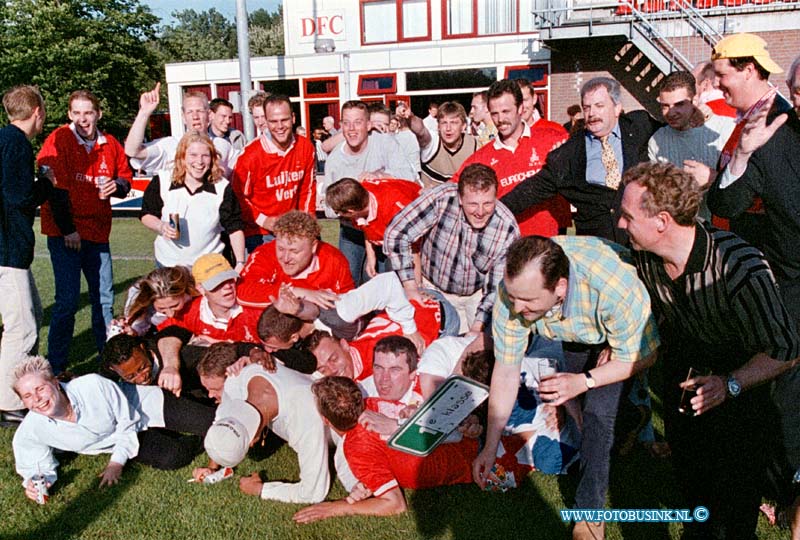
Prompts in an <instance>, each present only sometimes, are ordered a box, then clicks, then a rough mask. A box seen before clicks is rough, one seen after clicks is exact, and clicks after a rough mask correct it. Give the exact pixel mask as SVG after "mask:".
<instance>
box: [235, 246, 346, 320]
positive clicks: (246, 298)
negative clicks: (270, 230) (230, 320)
mask: <svg viewBox="0 0 800 540" xmlns="http://www.w3.org/2000/svg"><path fill="white" fill-rule="evenodd" d="M240 276H241V278H240V279H239V283H238V285H237V288H236V291H237V293H236V295H237V298H238V300H239V303H240V304H242V305H243V306H248V307H259V308H265V307H267V306H268V305H269V304H270V301H269V297H270V296H278V290H279V289H280V286H281V284H282V283H288V284H290V285H294V286H295V287H301V288H304V289H314V290H322V289H330V290H332V291H333V292H335V293H343V292H347V291H349V290H352V289H354V288H355V284H354V283H353V277H352V276H351V275H350V266H349V265H348V264H347V259H346V258H345V257H344V255H342V252H341V251H339V250H338V249H336V248H335V247H333V246H332V245H330V244H327V243H325V242H319V244H318V246H317V253H316V254H315V255H314V258H313V259H311V264H310V265H309V267H308V268H307V269H306V270H304V271H303V272H301V273H300V274H298V275H296V276H294V277H292V276H289V275H288V274H286V272H284V271H283V269H282V268H281V265H280V264H279V263H278V255H277V253H276V251H275V242H270V243H268V244H263V245H261V246H259V247H257V248H256V249H255V250H254V251H253V252H252V253H251V254H250V256H249V257H248V258H247V264H245V266H244V268H243V269H242V272H241V274H240Z"/></svg>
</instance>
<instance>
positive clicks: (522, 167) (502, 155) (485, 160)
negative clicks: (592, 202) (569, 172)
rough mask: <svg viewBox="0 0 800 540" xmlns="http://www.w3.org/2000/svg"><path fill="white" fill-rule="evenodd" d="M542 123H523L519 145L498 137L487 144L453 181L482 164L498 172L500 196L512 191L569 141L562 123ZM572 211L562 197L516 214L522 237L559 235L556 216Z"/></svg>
mask: <svg viewBox="0 0 800 540" xmlns="http://www.w3.org/2000/svg"><path fill="white" fill-rule="evenodd" d="M540 123H541V121H540V122H537V123H536V124H534V126H533V127H532V128H531V127H529V126H528V125H527V124H523V129H522V135H521V136H520V138H519V141H518V142H517V147H516V148H514V149H511V148H509V147H508V146H506V145H504V144H503V143H502V142H501V141H500V137H495V139H494V141H492V143H491V144H486V145H484V146H482V147H481V148H480V149H478V151H477V152H475V153H474V154H472V155H471V156H470V157H468V158H467V159H466V160H465V161H464V163H463V164H462V165H461V168H460V169H459V170H458V172H457V173H456V174H455V175H453V179H452V181H453V182H458V178H459V176H460V175H461V171H463V170H464V168H465V167H467V166H468V165H471V164H473V163H482V164H484V165H488V166H489V167H491V168H492V169H494V171H495V173H497V181H498V190H497V198H498V199H500V198H501V197H502V196H504V195H505V194H506V193H509V192H510V191H511V190H512V189H514V187H516V185H517V184H519V183H520V182H522V181H523V180H525V179H526V178H528V177H530V176H533V175H534V174H536V173H537V172H539V169H541V168H542V166H543V165H544V162H545V159H546V158H547V154H548V153H550V151H551V150H552V149H553V148H554V147H555V146H556V145H559V144H561V143H563V142H564V141H566V140H567V138H568V135H567V131H566V130H565V129H564V128H563V127H561V126H559V129H560V131H559V130H556V129H555V128H551V127H549V126H547V125H545V124H542V125H541V127H539V124H540ZM565 205H566V212H567V214H568V213H569V204H568V203H567V202H566V200H564V199H563V198H560V197H551V198H549V199H547V200H546V201H544V202H542V203H540V204H537V205H535V206H532V207H531V208H528V209H527V210H526V211H525V212H523V213H522V214H519V215H518V216H517V222H518V223H519V229H520V233H521V234H522V236H528V235H531V234H538V235H541V236H555V235H556V234H558V227H559V220H558V219H557V217H556V216H563V214H564V211H565Z"/></svg>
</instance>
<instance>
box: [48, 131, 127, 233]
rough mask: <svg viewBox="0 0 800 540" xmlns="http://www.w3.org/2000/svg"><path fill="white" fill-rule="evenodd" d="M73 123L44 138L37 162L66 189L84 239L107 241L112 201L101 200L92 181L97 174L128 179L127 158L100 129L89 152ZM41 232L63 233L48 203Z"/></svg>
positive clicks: (109, 230)
mask: <svg viewBox="0 0 800 540" xmlns="http://www.w3.org/2000/svg"><path fill="white" fill-rule="evenodd" d="M71 126H72V124H67V125H65V126H61V127H60V128H58V129H56V130H55V131H53V132H52V133H51V134H50V135H49V136H48V137H47V139H45V141H44V144H43V145H42V149H41V150H40V151H39V155H38V156H37V161H38V162H39V165H47V166H48V167H50V168H52V169H53V173H54V174H55V176H56V181H57V182H58V187H59V188H61V189H64V190H66V191H69V202H70V207H71V215H72V222H73V224H74V225H75V230H76V231H77V232H78V234H79V235H80V236H81V238H82V239H84V240H89V241H91V242H98V243H108V235H109V234H110V233H111V202H110V201H109V200H108V199H100V197H99V194H98V191H97V186H96V185H95V183H94V181H95V178H97V177H99V176H107V177H109V178H112V179H113V178H124V179H125V180H127V181H128V182H130V181H131V178H132V174H131V170H130V168H129V167H128V158H127V157H125V151H124V150H123V148H122V145H120V143H119V141H117V139H115V138H114V137H112V136H111V135H107V134H104V133H101V132H99V131H98V132H97V140H96V141H95V143H94V146H93V147H92V150H91V151H90V152H87V151H86V148H84V146H83V145H81V144H80V143H79V142H78V138H77V135H76V133H75V131H74V130H73V129H74V128H72V127H71ZM42 234H44V235H47V236H64V234H63V233H62V232H61V230H60V229H59V228H58V226H57V225H56V222H55V219H54V218H53V211H52V208H51V207H50V203H49V202H46V203H44V204H43V205H42Z"/></svg>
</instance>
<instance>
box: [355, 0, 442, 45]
mask: <svg viewBox="0 0 800 540" xmlns="http://www.w3.org/2000/svg"><path fill="white" fill-rule="evenodd" d="M430 11H431V10H430V0H361V42H362V43H363V44H364V45H372V44H375V43H395V42H398V41H421V40H427V39H430V37H431V32H430V19H431V14H430Z"/></svg>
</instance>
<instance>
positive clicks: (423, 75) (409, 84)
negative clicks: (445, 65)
mask: <svg viewBox="0 0 800 540" xmlns="http://www.w3.org/2000/svg"><path fill="white" fill-rule="evenodd" d="M495 81H497V70H496V69H495V68H484V69H449V70H446V71H412V72H408V73H406V90H408V91H409V92H412V91H417V90H449V89H451V88H481V89H484V88H487V87H488V86H490V85H491V84H492V83H493V82H495Z"/></svg>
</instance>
